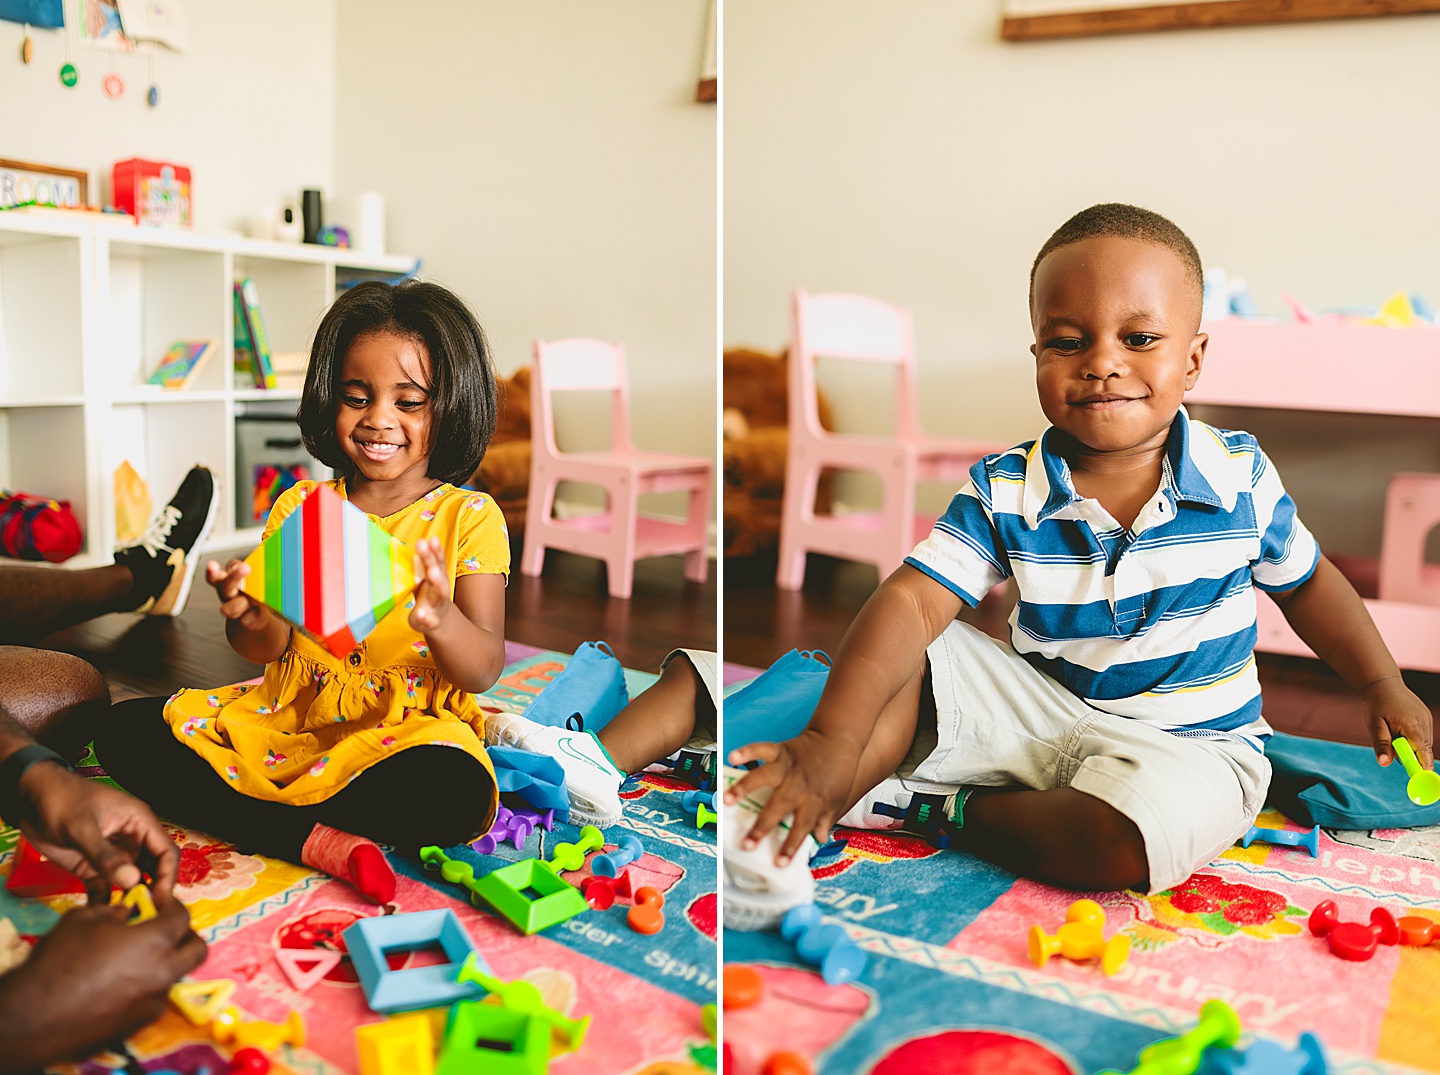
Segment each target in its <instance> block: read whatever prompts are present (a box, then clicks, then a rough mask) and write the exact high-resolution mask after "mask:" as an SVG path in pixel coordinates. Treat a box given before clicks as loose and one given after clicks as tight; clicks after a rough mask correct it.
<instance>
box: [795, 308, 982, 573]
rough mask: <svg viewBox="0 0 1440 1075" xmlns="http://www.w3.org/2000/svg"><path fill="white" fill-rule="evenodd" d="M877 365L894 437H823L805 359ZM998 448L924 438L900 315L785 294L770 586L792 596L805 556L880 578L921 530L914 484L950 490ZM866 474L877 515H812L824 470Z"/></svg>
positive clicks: (905, 322)
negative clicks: (788, 333) (862, 568)
mask: <svg viewBox="0 0 1440 1075" xmlns="http://www.w3.org/2000/svg"><path fill="white" fill-rule="evenodd" d="M822 356H823V357H825V358H838V359H849V360H855V361H858V362H878V363H883V364H885V365H888V366H892V367H894V371H895V378H896V385H895V393H894V400H895V414H894V426H893V428H894V432H893V434H892V435H890V436H888V437H877V436H861V435H856V434H845V433H832V432H830V431H828V430H826V429H824V428H822V427H821V425H820V415H819V410H818V407H817V404H816V383H815V360H816V359H817V358H819V357H822ZM1006 447H1007V445H1003V444H989V443H982V442H980V441H965V440H953V439H947V438H940V437H927V436H926V435H925V434H924V433H923V432H922V431H921V429H920V420H919V417H918V415H917V413H916V394H915V343H914V332H913V328H912V323H911V317H910V311H909V310H908V309H905V308H904V307H900V306H891V305H890V304H889V303H885V302H881V301H879V300H878V299H873V298H869V297H867V296H864V295H848V294H843V293H839V292H834V293H829V294H820V295H810V294H807V293H806V292H805V291H803V290H801V291H796V292H795V305H794V323H793V335H792V339H791V344H790V415H789V444H788V446H787V453H786V460H785V499H784V504H783V506H782V509H781V518H780V563H779V566H778V568H777V570H776V572H775V585H776V586H778V587H779V588H780V589H782V590H798V589H800V587H801V585H802V584H803V583H804V581H805V555H806V553H811V552H820V553H826V554H828V555H830V556H836V557H840V558H841V559H845V560H858V561H861V562H864V563H872V564H874V565H875V566H876V567H877V568H878V569H879V571H880V577H881V578H882V579H883V578H884V577H885V576H887V575H888V574H890V572H892V571H894V570H895V568H897V567H898V566H899V565H900V563H901V561H902V560H904V559H905V557H906V556H907V555H908V554H909V553H910V550H911V549H913V548H914V547H915V545H916V543H917V542H918V541H920V540H921V539H923V538H924V536H925V535H926V534H927V533H929V531H930V528H931V526H933V525H934V522H935V520H934V519H933V518H927V517H925V516H918V517H917V516H916V514H915V485H916V483H917V482H921V481H938V480H944V481H948V482H950V483H952V484H953V485H954V488H955V489H959V488H960V486H962V485H963V484H964V483H965V481H966V480H967V477H968V471H969V469H970V467H971V466H972V465H973V464H974V463H975V462H976V461H977V460H979V459H980V458H981V457H982V456H985V455H988V454H990V453H991V452H1001V451H1004V450H1005V448H1006ZM827 467H828V468H834V469H839V470H863V471H870V472H872V473H876V474H878V475H879V476H880V480H881V482H882V484H883V485H884V490H885V492H884V507H883V508H882V510H881V511H879V512H878V513H868V514H860V513H857V514H852V515H844V516H837V515H818V514H816V512H815V492H816V487H817V486H818V484H819V481H820V473H821V471H822V470H824V469H826V468H827Z"/></svg>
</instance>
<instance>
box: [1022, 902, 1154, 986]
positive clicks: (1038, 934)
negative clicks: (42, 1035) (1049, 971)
mask: <svg viewBox="0 0 1440 1075" xmlns="http://www.w3.org/2000/svg"><path fill="white" fill-rule="evenodd" d="M1029 950H1030V962H1032V963H1034V964H1035V966H1037V967H1043V966H1045V964H1046V963H1047V962H1049V960H1050V957H1051V956H1053V955H1062V956H1064V957H1065V958H1066V959H1073V960H1081V959H1097V958H1098V959H1099V960H1100V967H1101V969H1102V970H1103V971H1104V972H1105V973H1106V974H1114V973H1115V972H1116V971H1118V970H1119V969H1120V968H1121V967H1123V966H1124V965H1125V961H1126V960H1127V959H1129V958H1130V938H1129V937H1127V936H1125V934H1123V933H1117V934H1116V935H1115V936H1113V937H1111V938H1110V939H1109V940H1108V941H1107V940H1106V939H1105V908H1103V907H1101V906H1100V905H1099V904H1098V903H1096V902H1095V901H1094V900H1076V901H1075V902H1074V903H1072V904H1071V905H1070V909H1069V910H1067V911H1066V912H1065V924H1064V925H1062V926H1061V927H1060V928H1059V929H1057V930H1056V931H1055V935H1054V936H1051V935H1050V934H1048V933H1046V932H1045V931H1044V930H1043V929H1042V928H1041V927H1040V926H1038V925H1036V926H1031V927H1030V938H1029Z"/></svg>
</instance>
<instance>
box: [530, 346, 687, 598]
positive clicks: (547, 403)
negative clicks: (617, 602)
mask: <svg viewBox="0 0 1440 1075" xmlns="http://www.w3.org/2000/svg"><path fill="white" fill-rule="evenodd" d="M580 391H585V392H591V391H604V392H609V393H610V416H611V417H610V450H609V451H595V452H562V451H560V450H559V449H558V448H557V447H556V441H555V413H554V409H553V407H552V405H551V397H552V395H553V394H554V393H556V392H580ZM530 410H531V414H530V423H531V424H530V498H529V503H528V504H527V506H526V509H525V546H524V551H523V552H522V553H521V556H520V573H521V574H523V575H539V574H540V572H541V570H542V569H543V568H544V566H545V550H546V549H564V550H566V551H567V552H576V553H579V554H581V555H582V556H593V557H595V558H596V559H599V560H604V561H605V564H606V568H607V574H608V581H609V586H610V596H612V597H625V598H628V597H629V596H630V591H631V587H632V584H633V581H634V575H635V561H636V560H638V559H640V558H642V557H646V556H669V555H671V554H673V553H684V554H685V577H686V578H688V579H690V580H692V581H694V582H704V581H705V574H706V571H707V569H708V566H709V564H708V561H707V559H706V555H705V544H706V532H705V526H706V522H707V520H708V519H709V514H710V483H711V470H712V463H711V461H710V460H709V459H706V458H704V457H701V456H689V455H671V454H669V453H666V452H642V451H639V450H637V449H636V447H635V445H634V444H633V443H632V442H631V440H630V396H629V389H628V386H627V381H626V376H625V348H624V347H622V346H621V345H620V344H617V343H605V342H604V341H601V340H581V339H574V340H555V341H552V342H547V341H545V340H536V341H535V365H534V369H533V370H532V371H531V377H530ZM562 481H573V482H587V483H589V484H592V485H599V486H601V487H602V488H604V490H605V497H606V508H607V510H606V511H605V512H604V513H602V514H598V515H582V516H578V517H576V518H571V519H557V518H554V517H553V516H552V512H553V510H554V507H555V489H556V486H557V485H559V483H560V482H562ZM670 492H685V493H688V494H689V510H688V512H687V515H686V518H685V520H684V522H670V521H667V520H665V519H658V518H653V517H650V516H646V515H641V514H640V513H639V511H638V510H637V501H638V498H639V496H640V494H641V493H670Z"/></svg>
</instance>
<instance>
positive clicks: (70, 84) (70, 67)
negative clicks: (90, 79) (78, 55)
mask: <svg viewBox="0 0 1440 1075" xmlns="http://www.w3.org/2000/svg"><path fill="white" fill-rule="evenodd" d="M60 37H61V39H62V40H63V41H64V42H65V62H64V63H63V64H61V65H60V83H61V85H63V86H64V87H65V88H66V89H73V88H74V86H75V83H77V82H79V81H80V72H79V71H77V70H75V65H74V64H73V63H71V62H70V27H68V26H66V27H62V28H61V30H60Z"/></svg>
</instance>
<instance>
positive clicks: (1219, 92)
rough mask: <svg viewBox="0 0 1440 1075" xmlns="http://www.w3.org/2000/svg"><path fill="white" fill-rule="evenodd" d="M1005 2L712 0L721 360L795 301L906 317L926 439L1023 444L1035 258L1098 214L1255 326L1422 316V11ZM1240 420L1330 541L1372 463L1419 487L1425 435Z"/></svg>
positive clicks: (1436, 231)
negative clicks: (1126, 11)
mask: <svg viewBox="0 0 1440 1075" xmlns="http://www.w3.org/2000/svg"><path fill="white" fill-rule="evenodd" d="M998 12H999V4H998V2H991V0H985V2H981V0H972V2H970V3H959V4H957V3H954V2H953V0H911V2H908V3H905V4H876V3H873V2H870V0H786V2H785V3H775V2H773V0H726V5H725V58H724V59H725V72H724V76H725V77H724V83H725V85H724V92H725V94H726V112H725V130H724V140H725V158H724V168H725V176H724V182H725V224H724V243H725V247H724V249H725V275H724V290H725V317H724V328H723V337H724V340H725V342H726V343H727V344H741V343H745V344H752V345H758V346H764V347H773V348H778V347H779V346H781V345H783V343H784V340H785V338H786V334H787V297H788V295H789V293H790V292H791V290H792V289H793V288H795V287H797V286H804V287H807V288H809V289H810V290H828V289H842V290H855V291H861V292H869V293H873V294H875V295H878V296H880V297H883V298H887V299H889V300H891V301H894V302H902V303H907V304H909V305H910V306H912V307H913V308H914V310H915V314H916V324H917V336H918V347H919V354H920V359H919V361H920V375H919V379H920V385H921V411H922V417H923V420H924V421H925V423H926V425H927V428H929V429H930V430H932V431H935V432H945V433H957V434H959V433H965V434H974V435H982V436H988V437H997V438H1000V439H1005V440H1018V439H1021V438H1023V437H1027V436H1032V435H1034V433H1036V432H1037V431H1038V430H1039V429H1040V428H1042V421H1043V420H1042V418H1041V416H1040V413H1039V409H1038V407H1037V406H1036V405H1035V403H1034V391H1033V386H1032V382H1031V366H1030V358H1029V355H1028V354H1027V353H1026V348H1027V347H1028V345H1029V343H1030V342H1031V336H1030V333H1029V323H1028V318H1027V314H1026V279H1027V275H1028V272H1029V267H1030V261H1031V258H1032V257H1033V256H1034V253H1035V251H1036V250H1037V249H1038V248H1039V246H1040V244H1041V243H1042V242H1043V241H1044V239H1045V238H1046V236H1047V235H1048V234H1049V233H1050V232H1051V231H1052V230H1054V228H1055V227H1056V226H1058V225H1059V224H1060V223H1061V222H1062V221H1063V220H1064V219H1065V218H1066V217H1067V216H1068V215H1069V214H1070V213H1072V212H1074V211H1076V210H1078V209H1080V208H1083V207H1084V206H1086V205H1088V204H1091V203H1093V202H1097V201H1130V202H1134V203H1137V204H1140V205H1144V206H1147V207H1149V208H1152V209H1155V210H1157V211H1159V212H1162V213H1164V214H1166V215H1167V216H1170V217H1171V218H1172V219H1174V220H1175V221H1176V222H1177V223H1179V224H1180V226H1181V227H1183V228H1185V229H1186V230H1187V231H1188V232H1189V233H1190V235H1191V237H1192V238H1193V239H1194V240H1195V242H1196V244H1197V246H1198V247H1199V248H1200V253H1201V255H1202V257H1203V258H1204V260H1205V262H1206V264H1207V265H1216V266H1221V267H1224V268H1226V269H1228V270H1229V271H1230V272H1232V273H1238V274H1241V275H1243V276H1245V277H1246V278H1247V279H1248V280H1249V282H1250V285H1251V289H1252V291H1253V293H1254V295H1255V297H1256V299H1257V301H1258V303H1259V305H1260V308H1261V309H1262V310H1266V311H1271V312H1276V313H1278V312H1280V311H1281V310H1283V308H1284V307H1283V304H1282V301H1281V297H1280V296H1281V292H1282V291H1289V292H1291V293H1292V294H1294V295H1296V296H1297V297H1299V298H1300V299H1302V300H1303V301H1305V302H1306V303H1307V304H1309V305H1311V306H1312V307H1314V308H1323V307H1326V306H1330V305H1338V304H1350V305H1354V304H1363V303H1379V302H1380V301H1382V300H1383V299H1384V298H1386V297H1387V296H1388V295H1390V294H1391V293H1393V292H1395V291H1397V290H1400V289H1405V290H1411V291H1418V292H1420V293H1422V294H1424V295H1427V296H1428V297H1429V299H1430V301H1431V302H1432V303H1436V304H1437V305H1440V214H1437V213H1436V212H1435V211H1434V204H1435V176H1436V175H1437V173H1440V139H1437V137H1436V136H1435V130H1436V121H1435V102H1436V101H1437V100H1440V65H1437V64H1436V63H1435V56H1436V55H1437V54H1440V17H1432V16H1415V17H1405V18H1384V19H1370V20H1354V21H1350V22H1335V23H1312V24H1295V25H1290V26H1273V27H1256V28H1243V29H1226V30H1213V31H1183V32H1174V33H1164V34H1146V35H1135V36H1127V37H1114V38H1090V39H1073V40H1069V41H1061V42H1046V43H1032V44H1024V45H1016V44H1007V43H1004V42H1001V41H1000V40H999V39H998V37H997V34H996V26H997V22H998ZM1301 375H1303V373H1302V374H1301ZM1357 375H1363V374H1357ZM839 402H840V404H841V406H842V410H844V411H847V412H848V413H849V415H850V417H852V419H853V417H854V415H855V413H856V412H858V411H860V410H862V409H863V408H864V406H865V399H864V398H863V397H860V398H857V397H856V396H855V395H853V394H852V395H850V396H845V395H844V394H842V398H841V399H840V400H839ZM1226 417H1227V419H1229V418H1231V417H1232V416H1230V415H1227V416H1226ZM1248 417H1249V418H1250V419H1251V420H1248V421H1246V423H1245V424H1246V425H1247V426H1248V427H1250V428H1252V429H1255V430H1256V431H1257V432H1258V433H1260V434H1261V435H1262V437H1263V438H1265V440H1266V443H1267V444H1273V446H1274V447H1273V448H1272V454H1274V455H1276V458H1277V459H1278V460H1279V462H1280V465H1281V469H1282V472H1283V473H1284V474H1285V476H1286V478H1287V481H1288V482H1289V483H1290V485H1291V486H1292V488H1294V489H1295V490H1296V493H1297V499H1299V500H1300V504H1301V510H1302V512H1304V513H1305V514H1306V516H1307V518H1308V519H1309V520H1310V521H1311V524H1312V526H1314V527H1315V528H1316V529H1317V531H1318V532H1320V534H1321V537H1322V540H1325V541H1326V544H1327V546H1328V547H1330V548H1332V549H1337V550H1340V551H1359V552H1366V551H1371V552H1373V551H1374V550H1375V549H1376V548H1378V535H1379V511H1380V507H1379V505H1380V503H1381V495H1382V490H1383V483H1384V481H1385V479H1386V476H1387V475H1388V473H1389V472H1390V471H1393V470H1394V469H1399V468H1403V467H1409V468H1412V469H1440V437H1437V436H1436V429H1435V426H1434V424H1425V423H1413V422H1412V423H1402V424H1401V425H1400V427H1398V428H1397V427H1396V426H1394V425H1387V424H1386V423H1384V422H1380V421H1378V420H1375V419H1362V420H1355V419H1348V420H1342V421H1341V422H1340V424H1339V426H1338V427H1335V431H1336V432H1337V434H1344V435H1343V436H1334V437H1332V436H1324V437H1320V438H1316V437H1313V436H1311V435H1310V432H1311V430H1313V429H1314V428H1315V427H1314V426H1313V425H1312V424H1310V423H1308V422H1307V421H1305V420H1304V419H1303V417H1302V418H1297V417H1295V416H1281V417H1273V416H1266V415H1261V416H1253V415H1251V416H1248ZM1324 428H1325V429H1326V430H1327V431H1329V430H1330V429H1331V428H1332V426H1331V425H1326V426H1325V427H1324Z"/></svg>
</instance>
